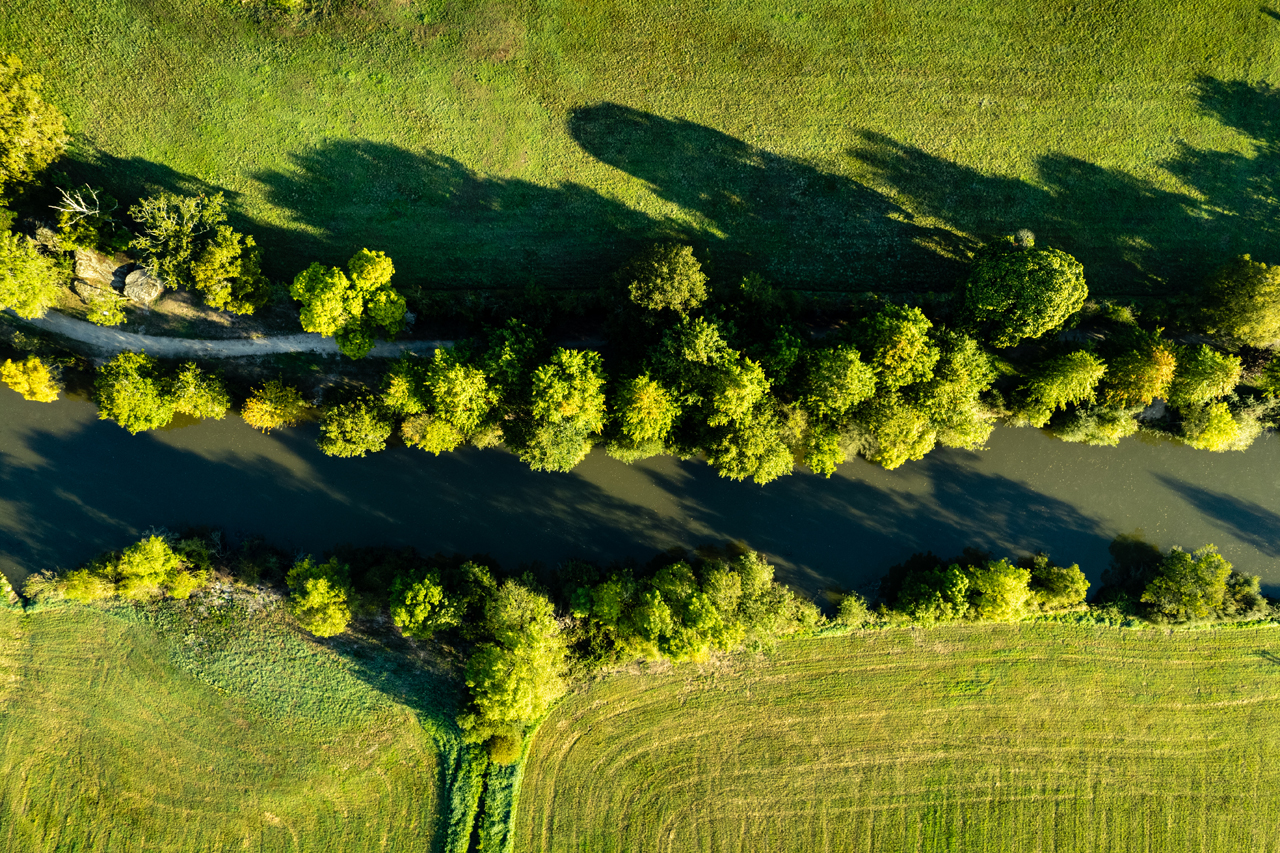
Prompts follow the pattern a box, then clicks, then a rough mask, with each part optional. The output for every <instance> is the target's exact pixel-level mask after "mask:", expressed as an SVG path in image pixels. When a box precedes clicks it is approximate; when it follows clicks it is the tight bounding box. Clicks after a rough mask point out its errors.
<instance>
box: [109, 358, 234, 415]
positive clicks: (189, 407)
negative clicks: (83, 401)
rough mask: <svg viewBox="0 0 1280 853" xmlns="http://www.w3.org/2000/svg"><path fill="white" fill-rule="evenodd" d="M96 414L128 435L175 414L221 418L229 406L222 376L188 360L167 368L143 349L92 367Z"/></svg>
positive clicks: (228, 398)
mask: <svg viewBox="0 0 1280 853" xmlns="http://www.w3.org/2000/svg"><path fill="white" fill-rule="evenodd" d="M94 397H95V399H96V401H97V403H98V417H99V418H101V419H103V420H108V419H110V420H114V421H115V422H116V423H118V424H120V426H122V427H124V428H125V429H127V430H128V431H129V432H131V433H138V432H142V431H144V430H152V429H160V428H161V427H164V426H167V425H168V424H169V422H170V421H172V420H173V416H174V415H175V414H185V415H190V416H191V417H194V418H213V419H215V420H217V419H221V418H222V417H224V416H225V415H226V413H227V410H228V409H229V408H230V406H231V401H230V397H229V396H228V394H227V391H226V388H225V387H224V386H223V384H222V380H221V379H220V378H219V377H218V376H216V375H214V374H209V373H206V372H204V371H203V370H202V369H201V368H199V367H197V366H196V365H195V364H193V363H191V362H188V363H186V364H183V365H181V366H180V367H179V368H178V369H177V370H176V371H169V370H166V369H164V367H163V366H162V365H161V364H160V363H159V362H157V361H156V360H155V359H154V358H152V357H150V356H149V355H147V354H146V353H140V352H129V351H126V352H122V353H120V354H119V355H117V356H116V357H115V358H113V359H111V361H109V362H107V363H106V364H105V365H103V366H102V367H101V368H99V369H98V375H97V378H96V379H95V380H94Z"/></svg>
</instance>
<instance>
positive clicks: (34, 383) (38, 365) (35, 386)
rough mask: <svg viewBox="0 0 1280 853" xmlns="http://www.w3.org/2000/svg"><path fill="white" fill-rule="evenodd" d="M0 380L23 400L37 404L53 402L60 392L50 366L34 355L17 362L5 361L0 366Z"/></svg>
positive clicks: (60, 387)
mask: <svg viewBox="0 0 1280 853" xmlns="http://www.w3.org/2000/svg"><path fill="white" fill-rule="evenodd" d="M0 380H3V381H4V383H5V384H6V385H8V386H9V387H10V388H12V389H13V390H14V391H17V392H18V393H19V394H21V395H22V398H23V399H24V400H34V401H35V402H37V403H52V402H54V401H55V400H57V399H58V392H60V391H61V390H62V383H61V382H59V381H58V379H57V376H56V375H55V373H54V369H53V367H52V365H50V364H48V363H46V362H45V361H44V360H43V359H41V358H39V357H38V356H34V355H32V356H27V358H26V360H24V361H19V362H15V361H13V360H12V359H5V362H4V364H0Z"/></svg>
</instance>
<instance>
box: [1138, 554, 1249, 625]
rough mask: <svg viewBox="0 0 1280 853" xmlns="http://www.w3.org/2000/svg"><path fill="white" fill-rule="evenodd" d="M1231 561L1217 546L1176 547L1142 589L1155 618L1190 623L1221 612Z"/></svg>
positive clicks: (1145, 600)
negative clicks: (1193, 548) (1225, 557)
mask: <svg viewBox="0 0 1280 853" xmlns="http://www.w3.org/2000/svg"><path fill="white" fill-rule="evenodd" d="M1230 575H1231V564H1230V563H1228V562H1227V561H1226V559H1224V558H1223V557H1222V555H1221V554H1219V553H1218V549H1217V548H1215V547H1214V546H1213V545H1206V546H1204V547H1203V548H1198V549H1197V550H1195V551H1193V552H1191V553H1187V552H1186V551H1183V550H1182V549H1181V548H1178V547H1176V546H1175V547H1174V548H1172V549H1170V551H1169V553H1168V554H1167V555H1165V557H1164V559H1162V560H1161V561H1160V564H1159V565H1158V566H1157V567H1156V569H1155V572H1154V575H1153V577H1152V578H1151V580H1150V581H1149V582H1148V583H1147V587H1146V589H1145V590H1143V592H1142V603H1143V604H1147V605H1150V608H1151V613H1152V615H1153V616H1154V617H1156V618H1158V619H1162V620H1167V621H1171V622H1190V621H1198V620H1203V619H1208V618H1210V617H1213V616H1219V615H1221V613H1222V611H1223V605H1224V602H1225V600H1226V595H1227V578H1228V577H1230Z"/></svg>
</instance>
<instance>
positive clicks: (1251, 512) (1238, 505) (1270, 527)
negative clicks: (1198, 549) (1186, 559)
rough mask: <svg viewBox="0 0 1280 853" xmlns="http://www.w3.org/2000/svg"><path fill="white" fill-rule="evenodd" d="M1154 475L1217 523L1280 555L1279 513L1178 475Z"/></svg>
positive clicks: (1229, 531) (1244, 538) (1240, 536)
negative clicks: (1196, 484) (1181, 478)
mask: <svg viewBox="0 0 1280 853" xmlns="http://www.w3.org/2000/svg"><path fill="white" fill-rule="evenodd" d="M1155 477H1156V479H1157V480H1159V481H1160V482H1161V483H1163V484H1164V485H1165V486H1166V487H1167V488H1168V489H1170V490H1171V491H1173V492H1176V493H1177V494H1178V495H1180V496H1181V497H1182V499H1183V500H1185V501H1186V502H1187V503H1189V504H1191V505H1192V506H1194V507H1195V508H1196V509H1197V510H1199V511H1200V512H1201V513H1203V514H1204V515H1206V516H1207V517H1208V518H1209V519H1210V520H1211V522H1212V523H1213V524H1214V526H1216V527H1218V528H1220V529H1222V530H1224V531H1226V532H1227V533H1230V534H1231V535H1232V536H1234V537H1236V538H1237V539H1239V540H1241V541H1242V542H1247V543H1249V544H1250V545H1252V546H1253V547H1254V548H1257V549H1258V550H1259V551H1261V552H1262V553H1263V554H1266V555H1267V556H1268V557H1280V515H1277V514H1276V513H1274V512H1272V511H1271V510H1269V509H1267V508H1266V507H1263V506H1260V505H1258V504H1256V503H1253V502H1252V501H1246V500H1243V499H1241V498H1237V497H1235V496H1234V495H1229V494H1225V493H1223V492H1216V491H1213V490H1212V489H1205V488H1202V487H1200V486H1195V485H1192V484H1191V483H1188V482H1186V481H1184V480H1179V479H1178V478H1176V477H1170V476H1167V475H1164V474H1157V475H1155ZM1185 544H1187V545H1191V544H1192V543H1185Z"/></svg>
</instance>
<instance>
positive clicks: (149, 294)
mask: <svg viewBox="0 0 1280 853" xmlns="http://www.w3.org/2000/svg"><path fill="white" fill-rule="evenodd" d="M162 293H164V285H163V284H161V283H160V282H159V281H157V280H156V278H155V277H154V276H153V275H151V273H149V272H147V271H146V270H144V269H142V268H141V267H139V268H138V269H136V270H134V271H133V272H131V273H129V274H128V275H127V276H125V279H124V295H125V296H127V297H129V298H130V299H132V300H133V301H134V302H138V303H141V304H143V305H150V304H151V303H152V302H155V301H156V300H157V299H159V298H160V294H162Z"/></svg>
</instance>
